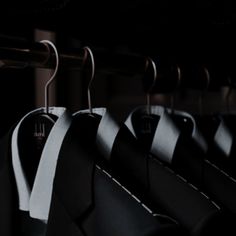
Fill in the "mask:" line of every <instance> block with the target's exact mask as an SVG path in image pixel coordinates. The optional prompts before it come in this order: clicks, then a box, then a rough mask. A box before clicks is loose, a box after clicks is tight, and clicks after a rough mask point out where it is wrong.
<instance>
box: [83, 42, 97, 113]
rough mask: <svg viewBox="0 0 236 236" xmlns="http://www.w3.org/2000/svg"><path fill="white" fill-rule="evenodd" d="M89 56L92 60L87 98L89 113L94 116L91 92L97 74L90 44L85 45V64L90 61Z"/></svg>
mask: <svg viewBox="0 0 236 236" xmlns="http://www.w3.org/2000/svg"><path fill="white" fill-rule="evenodd" d="M89 58H90V61H91V74H90V80H89V83H88V88H87V99H88V109H89V113H90V115H91V116H92V114H93V108H92V101H91V92H90V90H91V86H92V82H93V79H94V74H95V62H94V56H93V52H92V50H91V49H90V48H89V47H88V46H85V47H84V58H83V64H85V63H86V62H87V61H88V59H89Z"/></svg>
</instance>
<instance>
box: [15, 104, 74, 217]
mask: <svg viewBox="0 0 236 236" xmlns="http://www.w3.org/2000/svg"><path fill="white" fill-rule="evenodd" d="M42 112H45V108H39V109H36V110H34V111H31V112H29V113H28V114H26V115H25V116H24V117H23V118H22V119H21V120H20V122H19V123H18V124H17V126H16V127H15V129H14V131H13V134H12V140H11V149H12V163H13V171H14V175H15V179H16V184H17V190H18V194H19V209H20V210H23V211H29V214H30V216H31V217H32V218H36V219H40V220H44V221H47V219H48V214H49V208H50V202H51V194H52V187H53V179H54V175H55V170H56V165H57V158H58V154H59V151H60V147H61V144H62V142H63V139H64V136H65V134H66V132H67V130H68V129H69V127H70V124H71V117H70V114H69V112H68V111H67V110H66V109H65V108H62V107H50V109H49V113H51V114H53V115H56V116H58V119H57V120H56V122H55V124H54V125H53V127H52V129H51V131H50V134H49V136H48V138H47V141H46V143H45V146H44V149H43V151H42V155H41V158H40V162H39V165H38V169H37V173H36V176H35V180H34V184H33V188H32V191H30V188H29V185H28V182H27V179H26V177H25V174H24V171H23V168H22V165H21V160H20V156H19V147H18V134H19V128H20V126H21V124H22V122H23V121H24V120H25V119H26V118H27V117H29V116H31V115H34V114H40V113H42Z"/></svg>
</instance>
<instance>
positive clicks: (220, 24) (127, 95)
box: [0, 0, 236, 134]
mask: <svg viewBox="0 0 236 236" xmlns="http://www.w3.org/2000/svg"><path fill="white" fill-rule="evenodd" d="M0 20H1V26H0V35H1V36H4V37H13V38H18V39H20V40H25V41H29V42H30V41H32V40H33V35H34V30H35V29H41V30H49V31H53V32H56V35H57V45H59V47H60V48H67V47H72V48H73V47H74V48H76V47H81V46H84V45H91V46H92V47H93V48H105V49H108V50H111V51H123V52H128V53H129V52H135V53H138V54H141V55H149V56H152V57H153V58H155V57H156V56H157V55H158V56H160V57H161V58H167V59H166V60H167V61H168V58H171V59H172V60H173V61H174V62H175V63H178V64H180V65H184V67H188V68H191V67H192V65H206V66H207V68H208V69H209V71H210V72H211V78H212V81H213V80H214V79H215V80H219V78H220V79H221V78H222V79H225V78H226V79H227V78H228V77H229V76H230V77H231V79H232V80H234V78H235V70H234V65H235V63H236V59H235V58H236V57H235V55H236V46H235V45H236V43H235V42H236V37H235V36H234V34H235V32H234V31H235V28H236V27H235V26H236V8H235V6H234V2H233V1H232V0H224V1H213V0H204V1H203V0H199V1H174V0H158V1H157V0H156V1H154V0H119V1H118V0H117V1H104V0H100V1H95V0H86V1H81V0H58V1H57V0H34V1H30V0H22V1H19V0H18V1H17V0H8V1H2V2H1V7H0ZM71 74H73V73H72V72H71V71H69V72H68V71H66V70H61V75H62V76H61V77H64V78H67V79H61V80H59V83H58V88H57V89H58V91H59V92H58V94H59V95H58V105H63V106H69V107H70V108H71V109H72V110H76V109H78V108H84V107H86V104H87V103H86V96H85V94H86V90H84V89H81V88H78V93H81V94H82V95H81V97H78V96H72V97H70V96H69V95H70V94H71V93H72V87H74V81H75V80H74V79H73V78H71V77H74V76H75V75H73V76H71ZM33 76H34V74H33V70H32V69H30V68H28V69H24V70H12V69H7V70H6V69H0V77H1V86H0V89H1V91H0V100H1V107H2V112H1V114H3V115H1V116H3V118H2V121H1V123H2V125H1V130H0V131H1V132H0V133H1V134H3V133H5V132H6V131H7V130H8V129H9V127H10V126H11V125H12V123H14V121H16V120H17V118H19V117H21V116H22V114H24V113H25V112H27V111H28V110H30V109H32V108H33V107H34V81H33V79H32V78H33ZM76 76H77V74H76ZM78 77H79V76H78ZM98 77H99V79H96V81H95V82H94V83H95V84H94V87H96V91H93V93H94V94H96V95H94V96H95V97H94V99H93V100H94V106H99V105H103V106H108V107H110V108H111V110H114V111H115V112H116V114H117V117H118V118H120V119H121V118H123V116H122V113H123V114H124V111H129V110H130V107H132V106H135V105H137V104H139V103H141V102H142V101H145V97H142V98H141V97H140V96H141V95H143V91H142V85H141V83H140V81H139V79H140V78H139V77H135V75H134V76H132V77H130V76H120V75H119V76H118V75H113V76H111V75H109V76H108V75H106V76H105V75H100V76H98ZM80 86H82V85H81V84H80ZM134 87H135V90H136V91H135V92H134ZM74 93H77V91H74ZM115 94H116V95H117V96H115ZM186 94H187V93H184V94H183V93H181V96H180V98H182V103H179V104H180V107H184V106H182V104H186V103H187V104H188V107H190V108H191V109H193V107H194V106H195V108H196V107H198V101H197V100H198V98H199V95H198V94H197V95H194V92H191V97H196V98H197V99H195V100H194V102H190V100H191V99H189V97H188V96H187V95H186ZM131 95H132V96H131ZM213 97H214V96H213ZM216 98H217V99H218V98H219V94H217V97H214V98H212V100H213V101H215V104H214V102H210V105H209V106H210V108H212V109H213V107H216V106H219V101H218V100H217V99H216ZM76 99H78V100H76ZM157 99H158V98H157ZM165 99H166V98H165V97H164V98H163V97H162V98H161V99H159V101H160V100H161V101H166V100H165ZM154 100H155V97H154ZM161 101H160V102H161ZM167 101H169V97H168V98H167ZM175 104H178V102H176V103H175ZM118 106H119V107H122V106H123V109H118ZM191 109H190V110H191ZM196 109H197V108H196ZM196 109H195V110H196ZM193 110H194V109H193ZM3 124H4V125H3Z"/></svg>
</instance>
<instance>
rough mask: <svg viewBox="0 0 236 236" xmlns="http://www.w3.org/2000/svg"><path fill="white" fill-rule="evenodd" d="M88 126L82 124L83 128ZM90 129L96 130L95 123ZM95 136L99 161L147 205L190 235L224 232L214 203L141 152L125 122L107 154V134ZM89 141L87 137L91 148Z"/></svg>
mask: <svg viewBox="0 0 236 236" xmlns="http://www.w3.org/2000/svg"><path fill="white" fill-rule="evenodd" d="M74 119H75V121H74V122H76V123H78V124H79V123H80V124H81V123H82V122H81V118H80V117H79V116H78V117H75V118H74ZM104 120H106V119H104ZM98 122H99V121H98ZM97 125H99V126H100V125H101V123H100V124H97ZM103 125H104V123H103ZM89 127H90V128H91V126H88V125H87V127H86V126H84V129H85V132H87V131H86V130H87V129H88V128H89ZM104 127H105V126H104ZM106 129H109V124H107V126H106ZM93 132H94V133H95V134H96V132H97V127H96V126H95V127H94V131H93ZM77 133H78V132H77ZM98 133H99V132H98ZM105 133H106V132H104V135H106V134H105ZM103 138H104V140H101V139H103ZM97 139H98V140H97V143H103V145H102V146H101V145H100V146H98V149H100V152H101V153H102V154H103V156H101V157H100V158H101V159H100V160H99V162H100V165H101V166H103V168H104V169H105V170H108V172H109V173H112V175H114V176H115V177H116V178H117V179H118V181H120V182H121V183H122V185H124V186H125V187H127V188H128V189H129V190H130V191H131V192H133V193H134V194H135V195H136V196H138V197H139V198H140V199H142V201H143V202H144V203H145V204H146V205H148V206H149V207H151V209H154V210H155V211H156V212H161V213H163V214H167V215H169V216H170V217H172V218H174V219H175V220H176V221H178V222H179V223H180V225H181V226H183V228H184V229H185V231H187V232H188V233H189V234H190V235H199V236H200V235H201V236H202V235H211V234H214V235H221V234H223V233H225V232H226V235H227V228H226V222H225V221H224V216H223V213H222V212H221V210H220V209H219V208H218V206H216V205H215V204H214V203H212V202H211V201H210V200H209V199H208V198H207V197H206V196H204V195H203V194H202V193H200V192H199V191H197V190H196V189H195V188H194V187H193V186H191V185H190V184H188V183H186V182H185V181H184V180H183V179H182V178H181V177H180V176H177V175H175V174H174V173H173V172H172V171H171V170H170V169H168V168H167V167H165V166H164V165H163V164H162V163H161V162H159V161H158V160H156V159H154V158H153V157H152V156H151V155H149V154H145V153H144V152H143V150H142V149H141V148H140V146H139V143H138V142H137V140H136V139H135V138H134V136H133V135H132V134H131V133H130V131H129V130H128V129H127V127H126V126H125V125H123V126H122V127H121V128H120V129H119V131H118V133H117V136H116V138H115V140H114V143H113V146H112V147H111V154H110V156H107V155H106V152H107V149H106V148H107V146H108V145H109V144H108V145H106V143H105V142H106V141H105V140H107V137H103V133H102V132H101V133H99V136H98V137H97ZM92 144H93V142H92V141H91V142H90V145H91V148H92V147H93V146H92ZM104 147H105V149H103V150H101V148H104ZM105 159H107V160H108V161H107V160H105Z"/></svg>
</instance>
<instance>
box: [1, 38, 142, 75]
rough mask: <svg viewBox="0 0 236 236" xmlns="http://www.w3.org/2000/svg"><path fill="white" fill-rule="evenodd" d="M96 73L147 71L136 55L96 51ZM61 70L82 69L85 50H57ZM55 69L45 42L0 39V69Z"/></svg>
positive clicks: (52, 57)
mask: <svg viewBox="0 0 236 236" xmlns="http://www.w3.org/2000/svg"><path fill="white" fill-rule="evenodd" d="M92 50H93V53H94V56H95V60H96V72H105V73H118V74H139V73H144V71H145V57H143V56H140V55H137V54H125V53H110V52H106V51H105V50H100V49H99V50H96V49H93V48H92ZM58 52H59V58H60V67H61V68H65V69H81V68H82V66H83V57H84V50H83V49H71V50H70V51H69V50H68V51H63V50H60V48H58ZM26 67H32V68H54V67H55V54H54V52H53V51H51V52H49V49H48V48H47V47H45V45H43V44H42V43H39V42H35V43H29V42H25V41H21V40H13V41H12V40H2V38H1V36H0V68H19V69H20V68H26Z"/></svg>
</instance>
